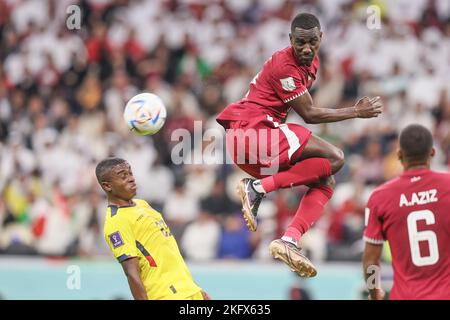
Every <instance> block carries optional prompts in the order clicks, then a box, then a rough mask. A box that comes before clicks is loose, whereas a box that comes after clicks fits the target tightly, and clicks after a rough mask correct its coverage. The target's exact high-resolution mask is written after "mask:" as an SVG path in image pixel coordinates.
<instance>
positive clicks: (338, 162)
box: [330, 148, 345, 174]
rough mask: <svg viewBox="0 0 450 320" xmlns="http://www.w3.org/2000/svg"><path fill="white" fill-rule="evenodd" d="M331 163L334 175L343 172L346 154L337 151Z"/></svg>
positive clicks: (339, 150)
mask: <svg viewBox="0 0 450 320" xmlns="http://www.w3.org/2000/svg"><path fill="white" fill-rule="evenodd" d="M330 162H331V171H332V173H333V174H335V173H336V172H338V171H339V170H341V168H342V167H343V166H344V163H345V157H344V152H343V151H342V150H341V149H337V148H336V151H335V152H334V155H333V159H332V160H331V161H330Z"/></svg>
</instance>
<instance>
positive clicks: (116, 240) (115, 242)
mask: <svg viewBox="0 0 450 320" xmlns="http://www.w3.org/2000/svg"><path fill="white" fill-rule="evenodd" d="M108 237H109V241H110V242H111V244H112V246H113V247H114V249H117V248H118V247H120V246H123V245H124V242H123V240H122V236H121V235H120V232H119V231H116V232H114V233H111V234H110V235H109V236H108Z"/></svg>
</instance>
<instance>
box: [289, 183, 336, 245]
mask: <svg viewBox="0 0 450 320" xmlns="http://www.w3.org/2000/svg"><path fill="white" fill-rule="evenodd" d="M332 195H333V189H332V188H331V187H329V186H325V185H320V186H317V187H313V188H311V189H309V190H308V192H307V193H306V194H305V196H304V197H303V199H302V201H301V202H300V205H299V207H298V209H297V212H296V213H295V216H294V218H293V219H292V221H291V224H290V225H289V227H288V228H287V230H286V232H285V233H284V236H286V237H291V238H294V239H295V240H297V242H298V241H299V240H300V237H301V235H303V234H305V232H306V231H308V229H309V228H311V226H312V225H313V224H314V223H315V222H316V221H317V220H319V218H320V216H321V215H322V212H323V208H324V206H325V205H326V204H327V202H328V200H330V198H331V197H332Z"/></svg>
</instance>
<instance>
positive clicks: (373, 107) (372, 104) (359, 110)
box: [355, 97, 383, 118]
mask: <svg viewBox="0 0 450 320" xmlns="http://www.w3.org/2000/svg"><path fill="white" fill-rule="evenodd" d="M382 109H383V104H382V103H381V99H380V97H375V98H371V99H369V98H368V97H364V98H362V99H359V100H358V102H357V103H356V105H355V110H356V114H357V116H358V118H373V117H378V115H379V114H381V112H382Z"/></svg>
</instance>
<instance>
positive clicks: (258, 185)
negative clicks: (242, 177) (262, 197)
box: [253, 180, 266, 193]
mask: <svg viewBox="0 0 450 320" xmlns="http://www.w3.org/2000/svg"><path fill="white" fill-rule="evenodd" d="M253 189H255V190H256V191H257V192H259V193H266V190H264V188H263V186H262V184H261V181H260V180H255V181H253Z"/></svg>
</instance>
